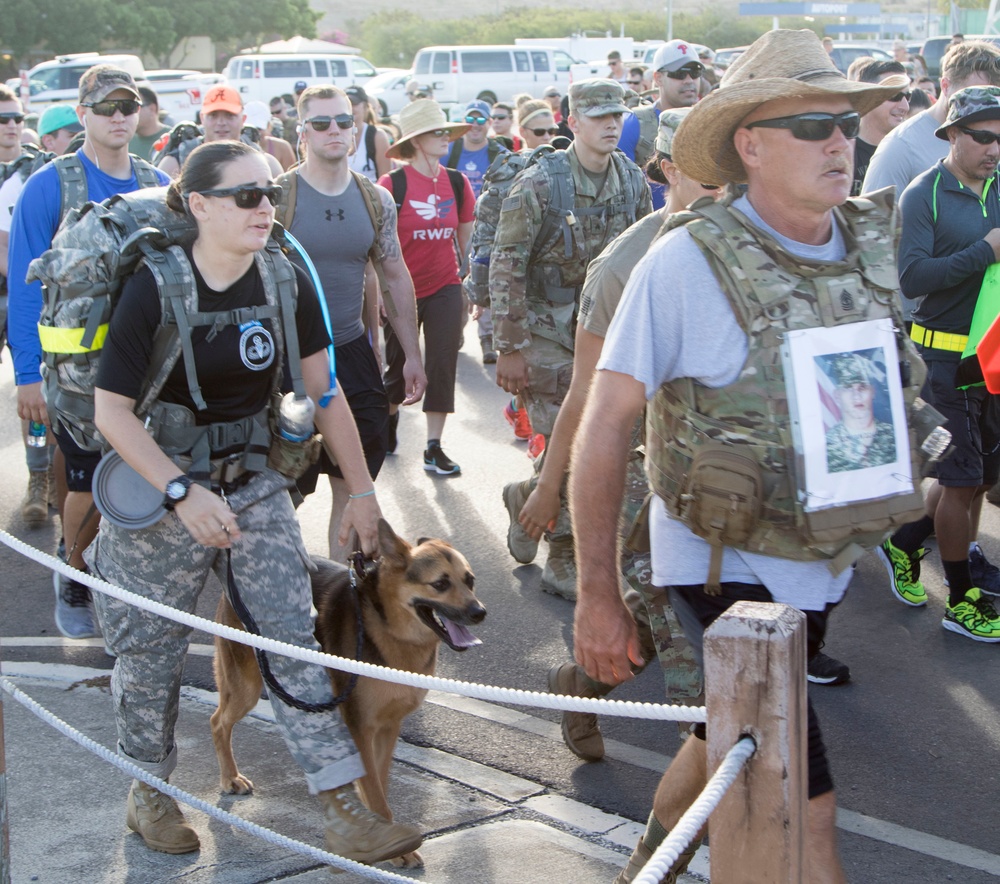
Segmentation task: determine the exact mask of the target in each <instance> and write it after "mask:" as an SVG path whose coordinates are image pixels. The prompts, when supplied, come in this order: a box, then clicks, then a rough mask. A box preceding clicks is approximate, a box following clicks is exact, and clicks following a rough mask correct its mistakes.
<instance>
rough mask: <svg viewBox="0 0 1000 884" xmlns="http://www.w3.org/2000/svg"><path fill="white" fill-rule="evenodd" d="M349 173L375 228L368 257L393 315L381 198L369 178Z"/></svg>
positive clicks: (356, 173) (394, 308) (386, 307)
mask: <svg viewBox="0 0 1000 884" xmlns="http://www.w3.org/2000/svg"><path fill="white" fill-rule="evenodd" d="M369 125H371V124H369ZM351 174H352V175H353V176H354V180H355V181H356V182H357V183H358V189H359V190H360V191H361V198H362V199H363V200H364V202H365V208H366V209H367V210H368V217H369V219H371V222H372V227H374V228H375V240H374V242H372V247H371V248H370V249H369V250H368V258H369V259H370V260H371V262H372V266H373V267H374V268H375V275H376V276H377V277H378V284H379V288H380V289H381V290H382V300H383V301H384V302H385V309H386V310H387V311H388V313H389V315H390V316H392V317H395V316H397V315H398V312H397V310H396V304H395V302H394V301H393V299H392V291H391V290H390V288H389V281H388V280H387V279H386V276H385V264H384V263H383V262H384V261H385V253H384V252H383V251H382V230H383V229H384V228H385V223H386V219H385V210H384V208H383V206H382V200H381V199H380V198H379V195H378V191H377V190H376V189H375V185H374V184H373V183H372V181H371V180H370V179H368V178H367V177H366V176H364V175H362V174H361V173H360V172H355V171H354V170H353V169H352V170H351Z"/></svg>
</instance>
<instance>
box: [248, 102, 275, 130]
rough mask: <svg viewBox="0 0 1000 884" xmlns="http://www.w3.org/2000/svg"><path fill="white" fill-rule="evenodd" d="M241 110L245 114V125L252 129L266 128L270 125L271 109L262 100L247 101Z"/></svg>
mask: <svg viewBox="0 0 1000 884" xmlns="http://www.w3.org/2000/svg"><path fill="white" fill-rule="evenodd" d="M243 112H244V113H245V114H246V115H247V118H246V125H248V126H253V128H254V129H267V128H268V127H269V126H270V125H271V109H270V108H269V107H268V106H267V105H266V104H264V102H263V101H248V102H247V104H246V107H245V108H243Z"/></svg>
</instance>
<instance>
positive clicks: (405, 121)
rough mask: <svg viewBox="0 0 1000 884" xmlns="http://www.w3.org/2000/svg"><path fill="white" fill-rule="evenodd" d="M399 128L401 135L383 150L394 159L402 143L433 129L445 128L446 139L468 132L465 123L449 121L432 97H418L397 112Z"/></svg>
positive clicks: (451, 139) (459, 136)
mask: <svg viewBox="0 0 1000 884" xmlns="http://www.w3.org/2000/svg"><path fill="white" fill-rule="evenodd" d="M399 129H400V131H401V132H402V135H400V136H399V138H397V139H396V142H395V143H394V144H393V145H392V146H391V147H390V148H389V149H388V150H387V151H386V152H385V155H386V156H387V157H390V158H391V159H394V160H398V159H399V158H400V157H399V148H400V146H401V145H402V144H405V143H406V142H407V141H411V140H412V139H414V138H417V137H418V136H420V135H426V134H427V133H428V132H433V131H434V130H435V129H445V130H447V132H448V140H449V141H454V140H455V139H457V138H461V137H462V136H463V135H464V134H465V133H466V132H468V131H469V126H468V125H467V124H466V123H449V122H448V118H447V117H446V116H445V115H444V111H443V110H442V109H441V105H439V104H438V103H437V102H436V101H435V100H434V99H433V98H418V99H417V100H416V101H411V102H410V103H409V104H408V105H406V106H405V107H404V108H403V109H402V110H401V111H400V112H399Z"/></svg>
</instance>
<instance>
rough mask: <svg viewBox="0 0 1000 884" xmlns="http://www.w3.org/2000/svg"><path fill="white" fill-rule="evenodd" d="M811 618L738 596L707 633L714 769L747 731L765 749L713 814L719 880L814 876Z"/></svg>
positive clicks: (765, 883)
mask: <svg viewBox="0 0 1000 884" xmlns="http://www.w3.org/2000/svg"><path fill="white" fill-rule="evenodd" d="M805 667H806V622H805V616H804V615H803V614H802V612H801V611H796V610H795V609H794V608H790V607H789V606H787V605H776V604H765V603H762V602H738V603H737V604H735V605H733V606H732V607H731V608H730V609H729V610H728V611H727V612H726V613H725V614H723V615H722V616H721V617H719V618H718V619H717V620H716V621H715V623H713V624H712V626H711V627H710V628H709V629H708V631H707V632H706V633H705V689H706V703H705V705H706V706H707V708H708V765H709V768H708V769H709V775H711V773H712V772H713V771H714V770H715V769H716V768H717V767H718V765H719V762H720V761H721V760H722V759H723V757H724V756H725V754H726V753H727V752H728V751H729V750H730V749H731V748H732V746H733V745H734V744H735V743H736V741H737V740H738V739H739V738H740V736H742V735H744V734H750V735H751V736H753V737H754V739H756V740H757V752H756V754H755V755H754V756H753V757H752V758H751V759H750V761H749V762H748V764H747V766H746V767H745V768H744V769H743V771H742V773H741V774H740V776H739V777H738V778H737V779H736V781H735V782H734V783H733V786H732V788H731V789H729V791H728V792H727V793H726V796H725V797H724V798H723V799H722V801H721V803H720V804H719V806H718V808H717V809H716V811H715V812H714V813H713V814H712V817H711V820H710V823H709V831H710V835H711V840H712V851H711V865H712V884H743V882H746V881H754V882H755V884H798V882H800V881H803V880H805V839H806V833H807V824H806V806H807V805H806V789H807V783H808V764H807V762H808V753H807V749H806V672H805Z"/></svg>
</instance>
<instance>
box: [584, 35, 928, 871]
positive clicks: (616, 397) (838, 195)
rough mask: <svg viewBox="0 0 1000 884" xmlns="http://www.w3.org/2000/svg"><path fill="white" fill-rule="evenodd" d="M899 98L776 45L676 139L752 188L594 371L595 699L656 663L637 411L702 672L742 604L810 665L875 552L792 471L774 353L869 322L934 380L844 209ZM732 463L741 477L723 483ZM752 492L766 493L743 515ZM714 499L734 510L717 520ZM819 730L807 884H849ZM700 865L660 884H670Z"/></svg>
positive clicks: (655, 831)
mask: <svg viewBox="0 0 1000 884" xmlns="http://www.w3.org/2000/svg"><path fill="white" fill-rule="evenodd" d="M905 86H906V79H905V78H904V77H892V78H889V79H887V80H884V81H883V82H881V83H879V84H868V83H857V82H850V81H848V80H847V79H846V78H845V77H844V76H843V74H841V73H840V72H839V71H838V70H837V69H836V68H835V66H834V65H833V62H832V61H831V60H830V57H829V55H827V53H826V52H825V51H824V50H823V47H822V45H821V44H820V41H819V39H818V38H817V37H816V36H815V35H814V34H813V33H812V32H810V31H787V30H778V31H771V32H770V33H768V34H766V35H764V36H763V37H761V38H760V39H759V40H757V41H756V43H754V44H753V46H751V47H750V49H748V50H747V51H746V52H745V53H744V54H743V55H741V56H740V58H739V59H737V61H736V62H734V63H733V65H732V67H730V68H729V70H728V71H727V72H726V74H725V76H724V77H723V79H722V83H721V85H720V88H719V89H718V90H717V91H715V92H713V93H711V94H710V95H709V96H708V97H706V98H705V99H704V100H703V101H701V102H699V103H698V104H697V105H695V106H694V108H692V110H691V111H690V112H689V114H688V115H687V118H686V119H685V120H684V121H683V122H682V123H681V125H680V127H679V128H678V131H677V134H676V137H675V138H674V142H673V147H672V157H673V161H674V163H675V164H676V165H677V167H678V168H679V169H680V171H681V172H682V173H683V174H684V175H686V176H687V177H688V178H690V179H692V180H695V181H698V182H702V183H706V184H730V183H731V184H740V183H743V182H746V183H747V185H748V189H747V193H746V195H745V196H742V197H740V198H739V199H735V200H733V199H732V197H729V198H727V199H726V200H724V201H723V202H721V203H711V202H710V201H708V200H703V201H699V202H697V203H694V204H692V205H693V207H694V208H693V209H692V210H691V211H690V212H688V213H684V215H682V216H680V217H681V219H682V220H681V223H679V224H678V227H677V229H674V230H671V231H670V232H668V233H667V234H666V235H665V236H663V237H662V238H661V239H660V240H659V241H658V242H657V243H656V244H655V245H654V246H653V247H652V248H651V249H650V251H649V253H648V254H647V255H646V257H645V258H643V260H642V261H640V262H639V264H638V265H637V266H636V268H635V271H634V272H633V273H632V275H631V276H630V278H629V282H628V284H627V286H626V289H625V294H624V296H623V299H622V302H621V305H620V306H619V309H618V311H617V313H616V314H615V317H614V320H613V321H612V324H611V326H610V328H609V331H608V335H607V338H606V341H605V345H604V350H603V353H602V356H601V359H600V361H599V362H598V372H597V374H596V377H595V379H594V382H593V386H592V388H591V390H590V396H589V398H588V403H587V406H586V410H585V414H584V418H583V425H582V426H581V429H580V432H579V433H578V435H577V445H576V449H575V451H574V458H573V464H572V467H571V470H570V485H571V487H570V499H571V503H572V507H571V511H572V518H573V524H574V526H575V527H576V530H577V556H578V562H579V584H578V587H579V598H578V601H577V608H576V623H575V653H576V658H577V660H578V662H579V663H580V664H581V665H583V667H584V668H585V669H586V671H587V674H588V675H589V676H590V677H591V678H593V679H596V680H597V681H600V682H603V683H605V684H616V683H618V682H621V681H624V680H625V679H627V678H629V677H630V675H631V671H632V669H633V667H637V666H639V665H641V664H642V661H643V656H642V654H641V651H640V645H639V641H638V638H637V634H636V627H635V621H634V619H633V617H632V615H631V613H630V612H629V610H628V608H627V607H626V606H625V604H624V603H623V601H622V597H621V593H620V592H619V590H618V578H617V574H616V566H617V563H618V561H619V557H618V554H617V550H616V544H615V540H616V537H617V534H618V525H617V521H618V513H619V508H620V503H621V495H622V479H623V476H624V473H625V465H626V461H627V454H628V444H629V435H630V427H631V426H632V422H633V420H634V419H635V417H636V416H637V415H638V414H639V413H640V412H641V411H642V409H643V408H646V409H647V419H646V471H647V474H648V476H649V479H650V486H651V488H652V489H653V491H654V496H653V498H652V501H651V507H650V512H649V526H650V540H651V552H652V568H653V581H652V582H653V584H654V585H656V586H664V587H667V588H668V592H669V595H670V599H671V603H672V604H673V607H674V610H675V611H676V613H677V615H678V619H679V620H680V622H681V625H682V627H683V629H684V632H685V635H686V637H687V638H688V640H689V641H690V642H691V644H692V646H693V648H694V650H695V653H696V656H698V657H699V658H700V656H701V649H702V638H703V633H704V630H705V629H706V628H707V627H708V625H709V624H710V623H711V622H712V621H713V620H714V619H715V618H716V617H717V616H718V615H719V614H720V613H722V612H723V611H724V610H725V609H726V608H727V607H729V606H730V605H731V604H733V603H734V602H735V601H738V600H752V601H777V602H782V603H786V604H790V605H793V606H795V607H797V608H799V609H800V610H803V611H805V612H806V614H807V623H808V645H809V653H810V654H813V653H815V652H816V651H817V650H818V647H819V644H820V642H821V640H822V637H823V633H824V630H825V625H826V616H827V614H828V612H829V610H830V609H831V608H832V607H833V605H835V604H836V603H837V602H839V601H840V599H841V597H842V596H843V594H844V591H845V589H846V586H847V583H848V580H849V579H850V575H851V568H850V567H849V565H850V564H851V563H852V561H853V560H854V559H855V558H856V557H857V556H858V555H860V553H861V551H862V550H861V547H860V546H859V545H858V543H857V542H853V543H852V542H851V541H852V540H854V537H852V536H851V535H850V534H848V536H847V538H844V537H839V538H838V539H837V541H836V542H833V541H831V540H830V539H829V538H828V537H820V536H818V535H816V534H814V533H812V529H811V524H812V523H810V522H809V520H808V519H807V518H805V515H804V513H803V511H802V509H801V504H800V503H798V494H797V490H796V489H797V483H796V479H797V477H796V476H793V475H790V474H789V469H788V468H785V467H784V466H783V465H784V464H789V465H791V469H796V468H797V467H796V466H795V464H796V460H797V455H798V454H799V453H798V452H796V451H795V450H793V445H792V443H791V442H789V441H787V440H788V439H789V438H790V436H788V435H786V432H789V431H790V430H789V419H788V408H789V399H790V395H791V394H790V391H789V389H788V388H786V384H785V377H784V370H783V368H782V365H783V363H782V359H781V355H780V347H781V344H782V342H783V340H784V339H785V337H786V335H785V332H786V331H788V330H791V329H802V330H803V332H802V334H805V332H806V330H809V329H814V328H815V327H817V326H824V325H828V326H840V325H843V324H846V323H858V324H861V323H865V324H866V325H869V326H870V325H871V322H870V321H872V320H875V321H876V322H875V323H874V325H875V326H876V327H877V328H879V329H881V330H882V331H881V334H883V336H887V337H888V344H887V348H889V347H891V348H893V349H895V348H896V347H897V346H898V347H899V348H901V351H902V352H904V353H905V354H906V356H907V357H908V358H909V359H911V361H912V362H913V363H915V366H916V367H915V368H914V374H921V373H922V372H921V371H920V370H919V359H918V358H917V357H916V354H915V352H914V350H913V348H912V347H911V346H909V345H908V343H907V341H906V339H905V338H904V337H903V335H902V333H899V334H898V335H896V334H895V333H894V332H893V331H892V328H893V326H900V327H901V322H900V316H899V310H898V306H897V297H898V296H897V294H896V291H895V288H896V277H895V267H894V254H895V249H894V241H893V235H892V233H893V230H894V224H893V221H894V219H893V216H892V204H891V197H889V196H887V195H876V196H875V197H873V198H872V199H870V200H867V201H864V202H863V203H860V202H859V203H858V204H854V203H848V204H847V205H845V206H844V207H843V208H838V207H840V206H841V205H842V204H844V202H845V200H847V198H848V194H849V193H850V189H851V178H852V174H851V172H852V170H851V160H852V154H853V147H854V138H855V137H856V136H857V132H858V126H859V123H860V119H861V117H862V116H863V115H864V114H866V113H867V112H868V111H870V110H871V109H873V108H875V107H877V106H878V105H880V104H881V103H882V102H883V101H885V99H886V98H887V97H888V96H889V95H892V94H894V93H896V92H898V91H899V90H900V89H902V88H904V87H905ZM684 221H686V223H683V222H684ZM862 243H863V247H862V245H861V244H862ZM878 320H881V321H880V322H879V321H878ZM859 327H860V325H859ZM894 335H895V339H894ZM813 386H814V387H815V380H814V379H813ZM904 394H905V396H906V397H907V398H906V401H907V402H910V401H911V400H912V398H913V395H915V394H914V392H913V388H912V387H907V388H906V389H905V391H904ZM732 442H739V443H741V444H739V445H734V444H731V443H732ZM735 451H738V452H740V453H741V454H742V455H743V456H744V458H745V460H744V461H743V463H744V466H746V469H745V470H744V467H743V466H741V467H738V468H737V467H734V466H732V464H731V463H728V457H731V456H732V453H733V452H735ZM819 455H820V456H822V450H820V451H819ZM904 457H905V455H904ZM727 464H728V465H727ZM703 471H704V473H707V474H708V475H709V477H710V479H711V480H712V481H714V482H716V484H717V485H718V484H720V483H721V491H722V492H723V493H722V494H721V495H720V497H718V498H712V497H710V496H709V495H707V494H705V493H704V491H705V489H706V488H707V487H708V485H707V484H705V483H702V480H701V478H700V477H701V475H703ZM594 476H601V477H602V479H603V480H602V481H597V482H595V481H594ZM688 477H690V479H689V478H688ZM917 478H918V480H919V475H918V476H917ZM736 488H744V489H747V488H752V489H756V491H747V490H745V491H743V492H742V496H741V497H739V498H737V497H736V496H735V494H733V495H730V491H731V490H733V489H736ZM715 490H716V491H718V490H720V489H719V488H718V487H716V489H715ZM906 495H907V497H906V498H902V497H899V496H896V497H894V498H892V499H893V500H894V501H896V503H897V505H898V504H899V502H900V501H905V502H906V505H905V506H902V507H901V508H903V509H905V510H906V511H907V512H914V511H919V506H920V494H919V489H918V487H917V486H916V485H914V484H913V483H909V488H908V490H907V492H906ZM713 499H720V500H721V501H722V504H720V506H719V508H718V509H715V508H713V507H712V500H713ZM762 499H766V503H764V504H762V505H759V506H757V507H754V503H755V502H756V501H760V500H762ZM733 500H735V501H737V505H736V506H735V507H734V508H731V501H733ZM689 502H693V503H692V505H689ZM859 507H860V509H861V510H862V511H864V513H863V514H864V517H865V519H866V520H867V519H868V518H869V517H870V519H871V522H870V523H869V524H874V525H876V526H877V527H878V529H879V530H877V531H873V532H872V534H871V536H867V535H866V536H863V537H862V536H858V540H860V541H862V542H865V543H867V544H868V545H869V546H874V545H875V544H877V543H878V542H879V540H880V539H881V537H882V536H884V534H885V531H886V530H889V529H890V528H891V525H892V524H893V522H892V516H891V514H890V509H889V506H888V505H887V504H886V499H885V498H881V499H879V500H875V501H869V500H866V501H863V502H861V503H860V504H857V503H852V505H851V507H849V508H847V507H844V508H839V509H838V508H837V507H833V508H832V509H833V513H834V514H839V515H840V516H841V517H844V516H847V517H846V518H844V521H845V522H848V523H849V522H851V521H852V519H851V518H850V515H853V514H854V513H855V510H856V509H857V508H859ZM824 512H826V513H827V514H828V515H829V514H830V512H831V511H830V510H825V511H824ZM847 514H850V515H847ZM906 518H911V516H907V517H906ZM720 519H721V522H720V521H719V520H720ZM719 524H722V526H723V528H722V530H721V532H719V531H718V525H719ZM799 525H806V527H805V528H801V529H800V528H799V527H797V526H799ZM848 530H849V529H848ZM706 538H711V539H710V540H709V539H706ZM751 550H752V552H751ZM808 718H809V727H808V740H809V753H808V766H809V776H808V795H809V803H808V826H807V839H806V846H805V849H806V855H805V864H806V865H805V868H806V869H807V872H806V874H804V876H803V880H808V881H810V882H823V884H827V882H830V884H836V882H842V881H843V880H844V873H843V870H842V868H841V864H840V860H839V858H838V854H837V847H836V838H835V818H836V800H835V795H834V791H833V781H832V779H831V777H830V772H829V768H828V765H827V762H826V758H825V752H824V748H823V742H822V737H821V734H820V730H819V724H818V721H817V719H816V716H815V714H814V712H813V710H812V708H811V707H810V708H809V716H808ZM692 734H693V736H692V737H691V738H689V739H688V740H686V741H685V743H684V744H683V746H682V747H681V749H680V751H679V752H678V754H677V756H676V758H675V760H674V762H673V763H672V764H671V766H670V768H669V769H668V770H667V771H666V773H665V774H664V776H663V778H662V780H661V781H660V784H659V787H658V788H657V790H656V795H655V797H654V801H653V811H652V813H651V814H650V817H649V822H648V825H647V828H646V831H645V833H644V834H643V836H642V838H641V839H640V841H639V844H638V845H637V847H636V849H635V851H634V852H633V854H632V857H631V859H630V861H629V864H628V866H627V868H626V869H625V870H623V872H622V873H621V874H620V875H619V877H618V879H617V882H619V884H624V882H630V881H633V880H634V879H635V878H636V876H637V875H638V873H639V870H640V869H641V868H642V866H643V865H644V864H645V862H646V861H647V860H648V858H649V857H650V856H651V855H652V853H653V852H654V851H655V850H656V848H657V846H659V844H660V843H662V841H663V839H664V838H665V836H666V832H667V831H668V830H669V829H670V828H671V827H673V826H674V825H675V823H676V822H677V820H678V819H679V818H680V816H681V814H682V813H683V812H684V811H685V810H686V809H687V808H688V806H689V805H690V804H691V803H692V801H693V800H694V799H695V798H696V797H697V795H698V793H699V791H700V790H701V788H702V787H703V785H704V783H705V781H706V748H705V742H704V727H703V726H700V725H699V726H697V727H696V728H694V729H693V730H692ZM697 846H698V842H697V840H696V842H695V843H694V844H693V845H691V847H690V848H689V849H688V850H687V851H686V852H685V853H684V854H682V855H681V856H680V857H679V859H678V861H677V863H675V865H674V868H673V869H672V870H670V871H669V872H668V873H667V875H666V877H665V878H663V880H664V881H667V882H673V881H676V877H677V875H678V874H679V873H680V872H681V871H682V870H683V869H684V868H686V866H687V863H688V862H689V861H690V858H691V856H692V855H693V853H694V851H695V849H696V848H697ZM765 849H766V848H765ZM752 877H753V873H752V871H749V870H748V874H747V878H748V879H750V878H752Z"/></svg>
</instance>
